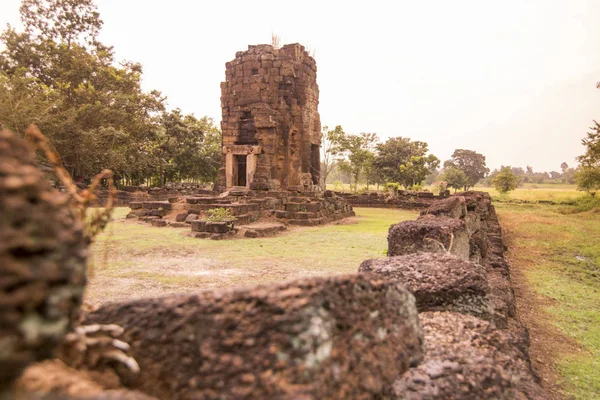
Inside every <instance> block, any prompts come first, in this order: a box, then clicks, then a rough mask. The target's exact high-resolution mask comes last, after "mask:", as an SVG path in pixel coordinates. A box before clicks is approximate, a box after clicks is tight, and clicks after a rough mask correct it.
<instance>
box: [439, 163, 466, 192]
mask: <svg viewBox="0 0 600 400" xmlns="http://www.w3.org/2000/svg"><path fill="white" fill-rule="evenodd" d="M440 179H441V180H442V181H444V182H446V184H447V185H448V187H451V188H454V192H456V191H457V190H459V189H462V188H463V187H465V185H467V182H468V178H467V175H466V174H465V173H464V172H463V171H461V170H460V169H458V168H454V167H447V168H445V169H444V171H443V172H442V175H441V176H440Z"/></svg>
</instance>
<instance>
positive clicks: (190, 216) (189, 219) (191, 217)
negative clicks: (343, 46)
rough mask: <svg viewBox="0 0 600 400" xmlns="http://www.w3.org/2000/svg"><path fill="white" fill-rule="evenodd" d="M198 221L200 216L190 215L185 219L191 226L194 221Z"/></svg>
mask: <svg viewBox="0 0 600 400" xmlns="http://www.w3.org/2000/svg"><path fill="white" fill-rule="evenodd" d="M197 219H198V214H188V216H187V217H185V222H186V223H188V224H191V223H192V221H196V220H197Z"/></svg>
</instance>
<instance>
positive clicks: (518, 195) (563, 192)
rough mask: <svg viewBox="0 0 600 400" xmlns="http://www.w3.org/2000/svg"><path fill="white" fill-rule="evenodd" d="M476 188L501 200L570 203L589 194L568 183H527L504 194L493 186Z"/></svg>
mask: <svg viewBox="0 0 600 400" xmlns="http://www.w3.org/2000/svg"><path fill="white" fill-rule="evenodd" d="M475 190H481V191H483V192H488V193H489V194H490V195H491V196H492V197H493V198H494V200H500V201H503V200H522V201H530V202H535V201H539V200H550V201H553V202H555V203H565V202H567V203H569V202H573V200H577V199H580V198H582V197H585V196H587V194H586V193H584V192H578V191H577V186H576V185H567V184H565V185H562V184H548V183H542V184H534V183H525V184H523V186H521V187H518V188H517V189H516V190H513V191H512V192H509V193H507V194H504V195H501V194H500V193H499V192H498V191H497V190H496V189H494V188H492V187H483V186H482V187H476V188H475Z"/></svg>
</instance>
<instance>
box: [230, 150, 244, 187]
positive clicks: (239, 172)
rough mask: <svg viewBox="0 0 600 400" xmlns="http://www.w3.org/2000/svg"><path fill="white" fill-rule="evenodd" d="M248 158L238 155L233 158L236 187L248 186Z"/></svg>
mask: <svg viewBox="0 0 600 400" xmlns="http://www.w3.org/2000/svg"><path fill="white" fill-rule="evenodd" d="M246 159H247V156H246V155H241V154H236V155H234V156H233V160H234V162H235V165H234V167H233V182H234V185H235V186H246V171H247V162H246Z"/></svg>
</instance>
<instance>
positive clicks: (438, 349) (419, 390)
mask: <svg viewBox="0 0 600 400" xmlns="http://www.w3.org/2000/svg"><path fill="white" fill-rule="evenodd" d="M419 318H420V320H421V323H422V325H423V329H424V333H425V358H424V360H423V362H422V363H421V364H419V366H417V367H415V368H411V369H410V370H409V371H408V372H406V373H404V374H403V375H402V376H401V377H400V378H399V379H398V380H397V381H396V382H395V383H394V385H393V389H392V393H391V396H390V397H391V398H395V399H409V400H416V399H464V400H467V399H468V400H471V399H545V398H547V397H546V395H545V393H544V392H543V391H542V389H541V388H540V386H539V385H538V383H537V382H536V379H535V378H534V376H533V375H532V373H531V371H530V369H529V365H528V362H527V355H526V354H523V353H522V352H521V351H520V347H519V344H518V343H519V340H520V339H519V338H518V337H515V336H514V335H513V334H512V333H511V332H510V331H505V330H497V329H494V328H493V327H492V326H491V325H490V324H489V323H488V322H486V321H482V320H480V319H478V318H475V317H473V316H470V315H464V314H457V313H450V312H426V313H421V314H419Z"/></svg>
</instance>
